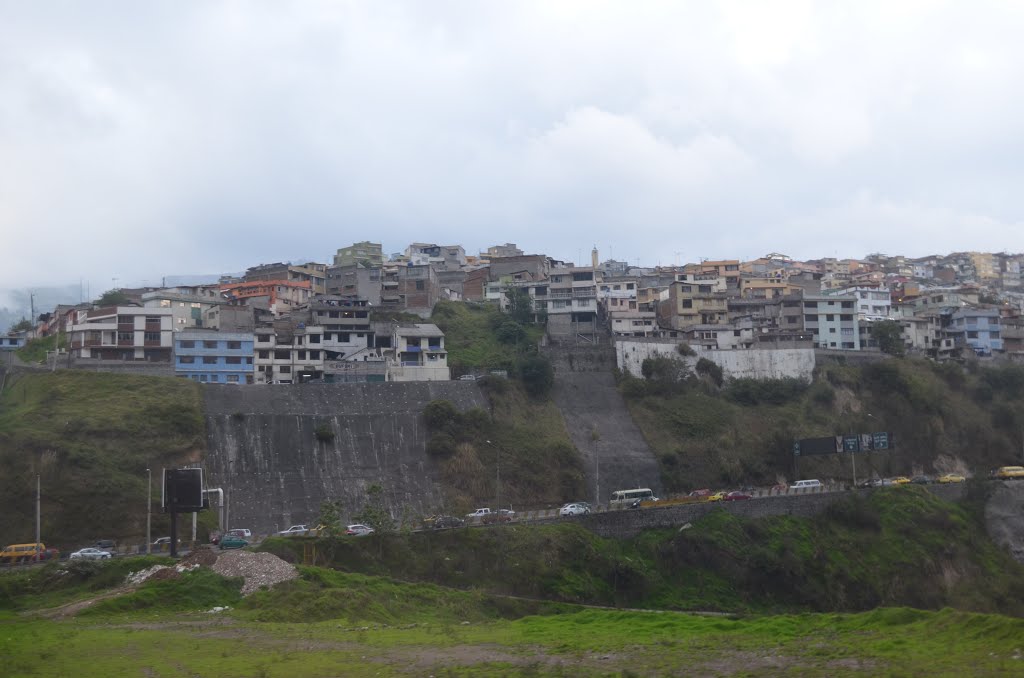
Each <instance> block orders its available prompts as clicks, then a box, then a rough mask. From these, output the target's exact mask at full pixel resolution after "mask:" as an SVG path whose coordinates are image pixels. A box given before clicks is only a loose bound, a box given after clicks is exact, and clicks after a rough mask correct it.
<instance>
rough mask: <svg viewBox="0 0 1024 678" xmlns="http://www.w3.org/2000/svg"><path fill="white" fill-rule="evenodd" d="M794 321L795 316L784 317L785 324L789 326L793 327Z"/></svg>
mask: <svg viewBox="0 0 1024 678" xmlns="http://www.w3.org/2000/svg"><path fill="white" fill-rule="evenodd" d="M796 320H797V319H796V316H795V315H790V316H786V322H787V323H788V324H790V325H795V324H796Z"/></svg>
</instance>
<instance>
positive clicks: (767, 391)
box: [724, 378, 807, 406]
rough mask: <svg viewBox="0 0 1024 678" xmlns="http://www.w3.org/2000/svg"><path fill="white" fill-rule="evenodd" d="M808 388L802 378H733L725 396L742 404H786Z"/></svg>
mask: <svg viewBox="0 0 1024 678" xmlns="http://www.w3.org/2000/svg"><path fill="white" fill-rule="evenodd" d="M806 390H807V382H805V381H803V380H802V379H793V378H785V379H733V380H732V381H730V382H729V385H728V386H726V388H725V391H724V392H725V397H726V398H728V399H729V400H731V401H733V402H734V403H737V404H740V405H751V406H753V405H759V404H762V403H764V404H767V405H784V404H785V403H788V402H790V401H792V400H796V399H798V398H800V397H801V396H802V395H803V394H804V392H805V391H806Z"/></svg>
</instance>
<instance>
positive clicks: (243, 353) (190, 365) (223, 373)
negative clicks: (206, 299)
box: [174, 329, 255, 384]
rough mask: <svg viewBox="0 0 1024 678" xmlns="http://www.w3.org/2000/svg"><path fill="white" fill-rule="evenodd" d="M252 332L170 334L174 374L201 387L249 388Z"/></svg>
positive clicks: (251, 372) (207, 331) (195, 331)
mask: <svg viewBox="0 0 1024 678" xmlns="http://www.w3.org/2000/svg"><path fill="white" fill-rule="evenodd" d="M253 341H254V336H253V333H252V332H218V331H215V330H196V329H192V330H182V331H180V332H175V334H174V374H175V376H178V377H183V378H185V379H191V380H193V381H198V382H201V383H204V384H252V383H255V378H254V373H255V371H254V369H253Z"/></svg>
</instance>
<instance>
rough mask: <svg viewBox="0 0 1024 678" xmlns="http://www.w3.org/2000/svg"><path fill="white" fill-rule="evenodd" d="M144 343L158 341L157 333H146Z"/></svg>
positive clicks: (158, 335) (158, 334)
mask: <svg viewBox="0 0 1024 678" xmlns="http://www.w3.org/2000/svg"><path fill="white" fill-rule="evenodd" d="M145 336H146V341H160V333H159V332H146V335H145Z"/></svg>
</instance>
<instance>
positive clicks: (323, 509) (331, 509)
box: [317, 501, 341, 538]
mask: <svg viewBox="0 0 1024 678" xmlns="http://www.w3.org/2000/svg"><path fill="white" fill-rule="evenodd" d="M317 523H318V525H319V527H320V533H319V534H318V535H317V536H320V537H328V538H330V537H336V536H338V535H339V534H341V506H340V502H337V501H322V502H320V515H319V516H317Z"/></svg>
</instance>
